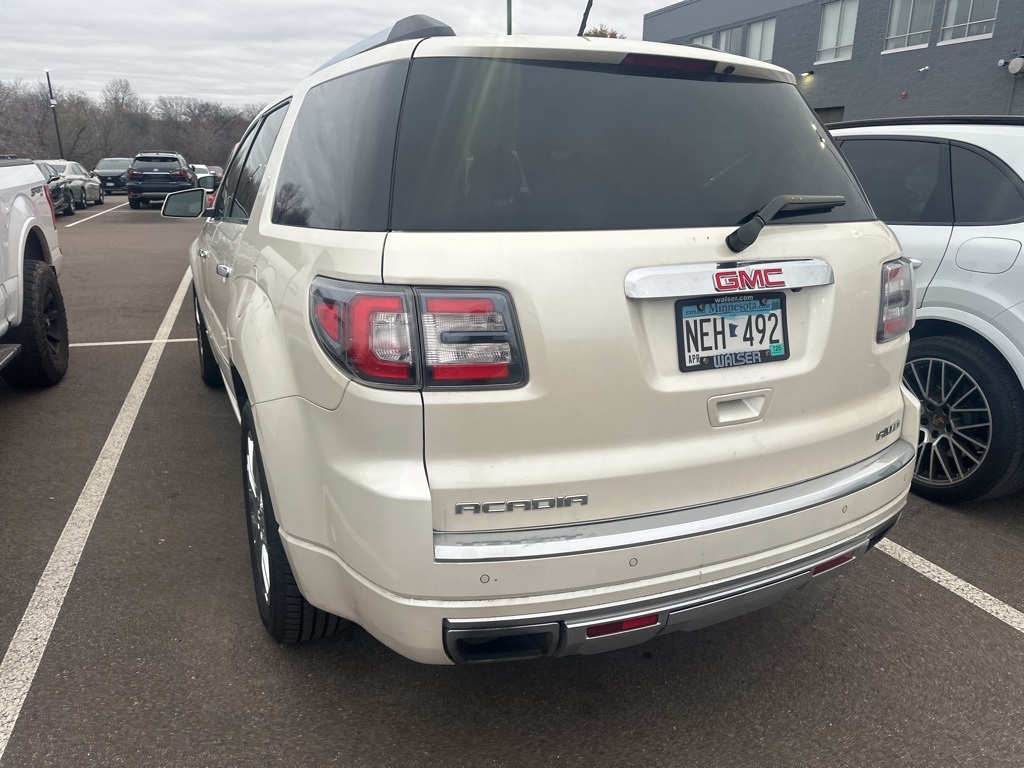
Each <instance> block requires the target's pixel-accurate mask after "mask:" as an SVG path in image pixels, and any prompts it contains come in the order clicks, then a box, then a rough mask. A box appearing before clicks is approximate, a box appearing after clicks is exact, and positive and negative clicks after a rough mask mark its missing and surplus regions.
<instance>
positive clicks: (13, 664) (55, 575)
mask: <svg viewBox="0 0 1024 768" xmlns="http://www.w3.org/2000/svg"><path fill="white" fill-rule="evenodd" d="M191 279H192V276H191V273H190V272H187V271H186V272H185V276H184V277H183V278H182V279H181V284H180V285H179V286H178V290H177V292H176V293H175V294H174V298H173V299H172V300H171V305H170V306H169V307H168V308H167V314H165V315H164V319H163V322H162V323H161V324H160V329H159V330H158V331H157V333H156V338H155V339H154V340H153V343H152V345H151V346H150V348H149V352H148V353H146V358H145V360H143V361H142V366H141V367H140V368H139V373H138V375H137V376H136V377H135V382H134V383H133V384H132V386H131V389H130V390H128V395H127V397H125V400H124V403H123V404H122V406H121V410H120V412H119V413H118V414H117V419H116V420H115V421H114V426H113V427H112V428H111V430H110V434H109V435H107V440H106V442H105V443H104V444H103V449H102V450H101V451H100V455H99V458H97V459H96V463H95V464H94V465H93V468H92V471H91V472H90V473H89V479H88V480H87V481H86V483H85V487H84V488H83V489H82V493H81V495H79V497H78V501H77V502H76V503H75V508H74V509H73V510H72V511H71V516H70V517H69V518H68V522H67V524H66V525H65V526H64V531H63V532H62V533H61V535H60V539H59V540H58V541H57V546H56V547H54V550H53V553H52V554H51V555H50V561H49V562H48V563H47V564H46V568H45V569H44V570H43V575H42V576H40V577H39V583H38V584H37V585H36V588H35V591H34V592H33V593H32V599H31V600H30V601H29V604H28V608H26V609H25V614H24V615H23V616H22V617H21V622H20V623H19V624H18V629H17V630H16V631H15V632H14V637H13V639H12V640H11V644H10V645H9V646H8V648H7V653H5V654H4V658H3V661H2V662H0V762H2V761H3V757H4V752H5V751H6V749H7V744H8V742H9V741H10V738H11V733H12V731H13V730H14V724H15V722H17V720H18V716H19V715H20V714H21V708H22V705H24V703H25V699H26V697H27V696H28V692H29V689H30V688H31V687H32V681H33V680H34V679H35V676H36V671H37V670H38V669H39V662H40V661H41V660H42V658H43V653H44V652H45V651H46V645H47V643H48V642H49V640H50V633H51V632H53V627H54V624H55V623H56V621H57V616H58V614H59V613H60V609H61V606H62V605H63V604H64V598H65V597H66V596H67V593H68V588H69V587H70V586H71V579H72V578H73V577H74V575H75V570H76V569H77V568H78V561H79V559H80V558H81V556H82V550H84V549H85V544H86V541H88V539H89V534H90V533H91V532H92V526H93V523H94V522H95V521H96V515H97V513H98V512H99V510H100V506H101V505H102V504H103V499H104V498H105V497H106V495H107V488H108V487H109V486H110V481H111V479H112V478H113V476H114V471H115V470H116V469H117V465H118V462H120V460H121V452H122V451H123V450H124V446H125V443H126V442H127V441H128V435H130V434H131V431H132V426H133V425H134V424H135V419H136V417H137V416H138V414H139V408H140V407H141V406H142V401H143V399H144V398H145V397H146V392H147V391H148V390H149V386H150V384H151V383H152V381H153V374H154V373H155V372H156V366H157V363H159V362H160V356H161V355H162V354H163V351H164V347H165V345H166V343H167V338H168V337H169V336H170V335H171V328H172V326H173V325H174V320H175V318H176V317H177V316H178V311H179V310H180V309H181V305H182V302H183V301H184V299H185V292H186V291H187V290H188V287H189V284H190V283H191Z"/></svg>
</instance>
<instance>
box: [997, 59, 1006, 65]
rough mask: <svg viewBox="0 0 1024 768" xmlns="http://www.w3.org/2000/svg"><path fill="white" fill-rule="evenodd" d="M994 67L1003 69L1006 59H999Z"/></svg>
mask: <svg viewBox="0 0 1024 768" xmlns="http://www.w3.org/2000/svg"><path fill="white" fill-rule="evenodd" d="M996 66H997V67H1005V66H1006V59H1000V60H999V61H997V62H996Z"/></svg>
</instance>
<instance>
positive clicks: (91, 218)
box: [61, 203, 128, 229]
mask: <svg viewBox="0 0 1024 768" xmlns="http://www.w3.org/2000/svg"><path fill="white" fill-rule="evenodd" d="M126 205H128V203H121V204H120V205H115V206H114V207H113V208H107V209H105V210H102V211H100V212H99V213H96V214H93V215H92V216H90V217H89V218H87V219H79V220H78V221H76V222H75V223H74V224H65V225H64V226H63V227H61V229H71V228H72V227H77V226H78V225H79V224H85V222H87V221H92V220H93V219H95V218H96V217H97V216H102V215H103V214H104V213H110V212H111V211H116V210H117V209H118V208H124V207H125V206H126Z"/></svg>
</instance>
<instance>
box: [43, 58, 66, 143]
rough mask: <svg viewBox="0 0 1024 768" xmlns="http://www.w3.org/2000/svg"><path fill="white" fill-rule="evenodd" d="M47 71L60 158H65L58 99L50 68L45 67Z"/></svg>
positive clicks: (47, 85)
mask: <svg viewBox="0 0 1024 768" xmlns="http://www.w3.org/2000/svg"><path fill="white" fill-rule="evenodd" d="M43 72H45V73H46V87H47V88H49V89H50V109H52V110H53V127H54V129H55V130H56V131H57V149H58V150H59V151H60V159H61V160H63V159H64V145H63V144H62V143H61V140H60V123H59V122H57V100H56V99H55V98H53V84H52V83H51V82H50V70H48V69H44V70H43Z"/></svg>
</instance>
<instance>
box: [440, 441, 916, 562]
mask: <svg viewBox="0 0 1024 768" xmlns="http://www.w3.org/2000/svg"><path fill="white" fill-rule="evenodd" d="M915 455H916V451H915V449H914V446H912V445H911V444H910V443H908V442H907V441H906V440H902V439H900V440H897V441H896V442H894V443H893V444H891V445H890V446H888V447H887V448H885V449H884V450H882V451H880V452H879V453H876V454H875V455H874V456H871V457H870V458H867V459H865V460H864V461H861V462H858V463H857V464H854V465H852V466H849V467H846V468H844V469H840V470H838V471H836V472H831V473H829V474H827V475H822V476H820V477H816V478H813V479H811V480H806V481H804V482H802V483H797V484H795V485H790V486H787V487H785V488H776V489H775V490H772V491H767V492H765V493H758V494H754V495H751V496H744V497H741V498H736V499H729V500H727V501H719V502H715V503H712V504H703V505H698V506H693V507H682V508H679V509H671V510H664V511H661V512H652V513H648V514H644V515H636V516H633V517H626V518H614V519H611V520H601V521H596V522H589V523H580V524H574V525H562V526H550V527H545V528H524V529H517V530H500V531H469V532H462V531H460V532H446V531H434V559H435V560H436V561H438V562H471V561H488V560H521V559H527V558H534V557H557V556H559V555H574V554H580V553H583V552H598V551H603V550H610V549H620V548H623V547H635V546H641V545H644V544H655V543H658V542H663V541H671V540H673V539H682V538H687V537H689V536H698V535H702V534H708V533H715V532H716V531H722V530H727V529H729V528H737V527H739V526H743V525H750V524H751V523H759V522H762V521H764V520H770V519H772V518H775V517H781V516H783V515H788V514H792V513H794V512H799V511H801V510H804V509H809V508H810V507H816V506H819V505H821V504H827V503H828V502H831V501H836V500H838V499H842V498H844V497H846V496H849V495H851V494H854V493H857V492H858V491H861V490H863V489H865V488H868V487H870V486H872V485H874V484H875V483H878V482H881V481H882V480H885V479H886V478H889V477H891V476H893V475H895V474H896V473H897V472H899V471H900V470H902V469H903V468H904V467H906V466H907V465H908V464H910V463H911V462H912V461H913V460H914V456H915Z"/></svg>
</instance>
